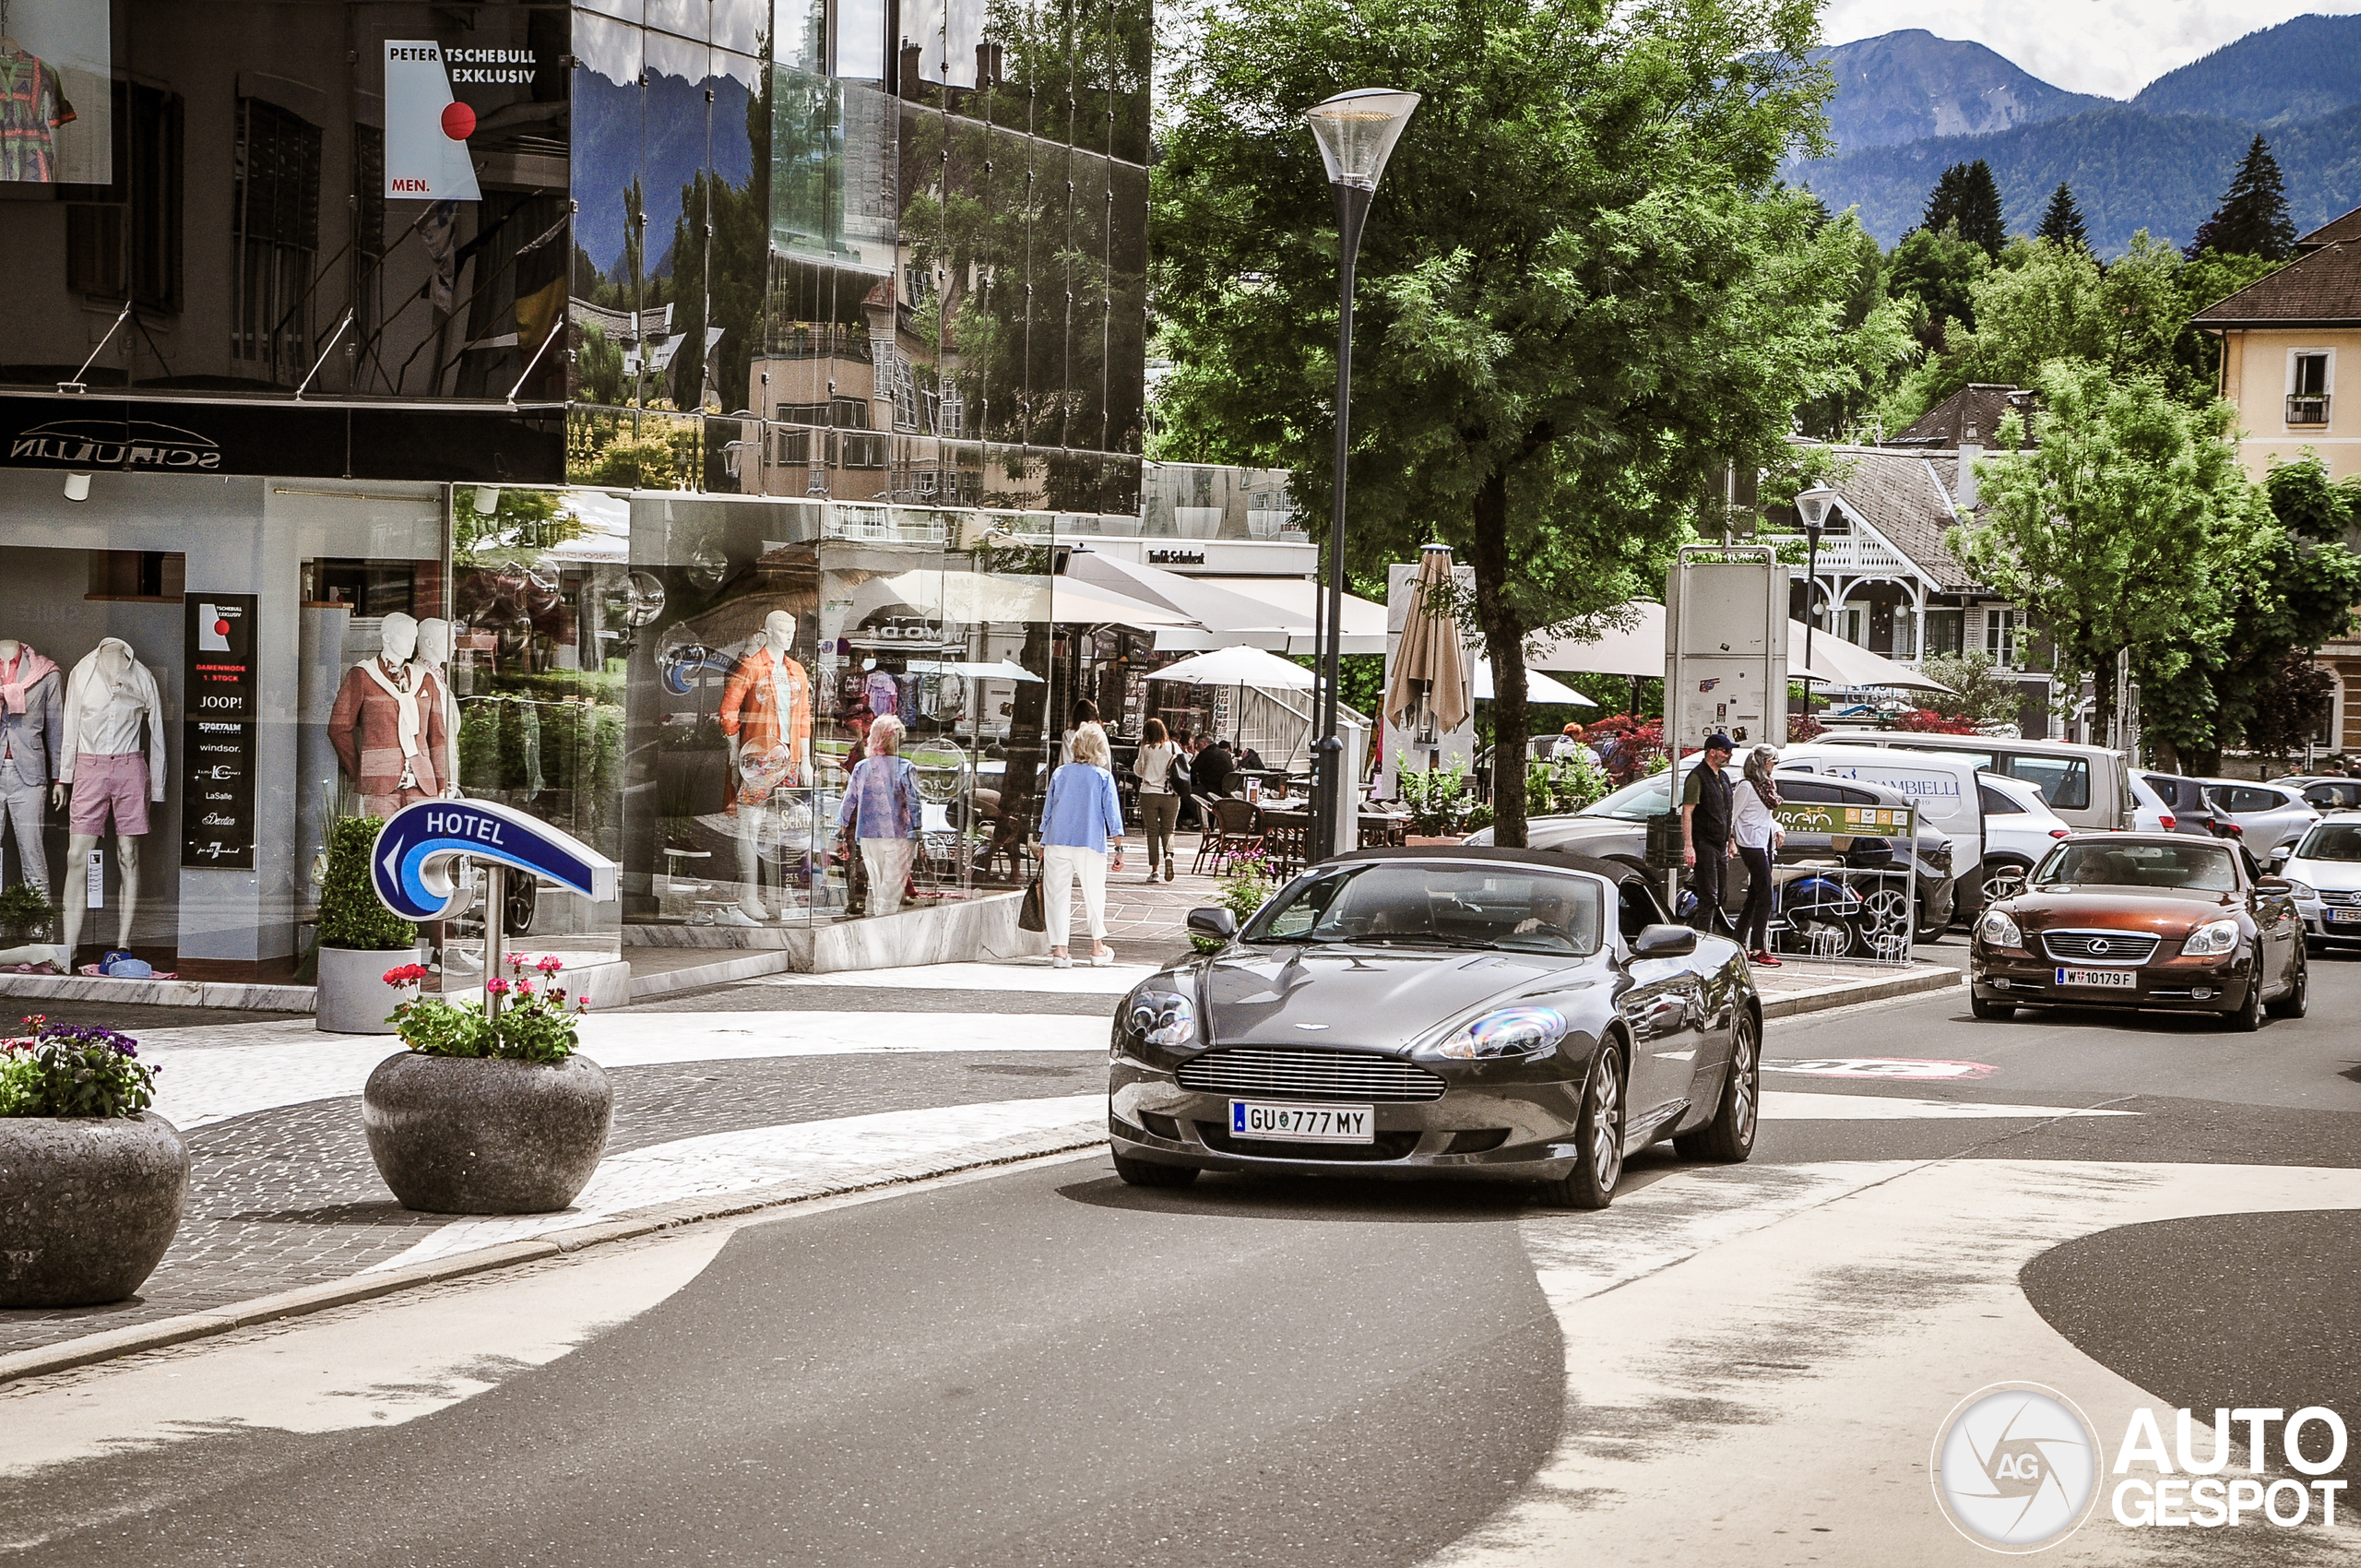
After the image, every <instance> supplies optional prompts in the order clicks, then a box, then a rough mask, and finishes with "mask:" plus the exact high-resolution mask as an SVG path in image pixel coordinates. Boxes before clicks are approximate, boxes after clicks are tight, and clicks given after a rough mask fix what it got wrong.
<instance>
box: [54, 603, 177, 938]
mask: <svg viewBox="0 0 2361 1568" xmlns="http://www.w3.org/2000/svg"><path fill="white" fill-rule="evenodd" d="M64 706H65V728H64V735H63V739H62V742H61V744H60V746H59V749H58V756H59V759H60V760H59V762H58V767H57V784H56V786H55V788H54V789H53V790H52V791H51V795H50V803H51V804H52V805H53V806H57V807H60V808H63V807H65V805H66V804H67V802H69V801H70V802H72V806H73V815H72V817H71V819H70V820H71V822H72V826H73V831H72V834H71V835H70V837H68V838H67V840H66V849H65V861H66V864H67V865H68V866H69V867H71V868H72V869H73V870H74V871H75V872H78V871H79V870H80V869H81V868H82V867H83V866H86V865H88V864H89V861H90V851H91V850H93V849H97V848H98V847H99V836H100V835H101V834H102V833H104V832H105V831H106V829H107V826H108V819H109V818H110V817H112V818H113V826H114V851H115V866H116V869H117V871H118V872H119V873H121V875H122V881H123V913H122V917H121V919H119V920H118V921H116V924H115V945H116V946H118V947H128V946H130V945H131V927H132V920H133V917H134V916H136V914H137V913H138V910H139V840H140V839H141V838H143V837H147V833H148V803H149V802H160V801H162V800H163V798H164V777H165V771H164V726H163V719H162V716H163V700H162V698H161V696H160V695H159V694H158V692H157V689H156V677H155V676H153V675H151V674H149V673H148V668H147V666H145V665H143V664H141V663H140V662H139V660H138V659H136V657H134V655H133V654H132V651H131V645H130V644H129V643H127V642H125V641H124V640H123V639H122V638H121V637H105V638H101V640H100V643H99V646H98V647H94V648H92V649H91V650H90V651H89V654H88V655H86V656H85V657H84V659H82V662H81V663H79V664H77V665H76V666H74V673H73V675H72V676H71V677H70V678H69V679H68V680H67V681H66V683H65V705H64ZM143 725H144V726H145V729H146V744H145V746H144V747H143V746H142V744H141V730H142V726H143ZM65 895H66V896H65V897H64V898H63V899H61V900H59V902H61V903H62V904H64V905H65V944H64V946H63V948H62V949H61V950H60V951H59V953H58V958H57V967H58V968H61V969H64V970H66V971H68V972H69V973H70V972H71V971H72V969H73V967H74V949H75V946H76V945H77V944H78V943H79V942H80V941H81V939H82V916H83V915H84V913H85V912H86V911H85V909H84V903H85V900H84V899H83V897H81V895H80V891H79V889H77V888H72V887H68V888H67V889H66V890H65Z"/></svg>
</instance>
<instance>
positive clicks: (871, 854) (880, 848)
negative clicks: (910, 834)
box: [860, 838, 919, 915]
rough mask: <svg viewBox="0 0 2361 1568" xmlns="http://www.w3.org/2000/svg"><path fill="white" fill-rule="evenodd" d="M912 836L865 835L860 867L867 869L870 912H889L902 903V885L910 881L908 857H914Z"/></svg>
mask: <svg viewBox="0 0 2361 1568" xmlns="http://www.w3.org/2000/svg"><path fill="white" fill-rule="evenodd" d="M918 847H919V841H918V840H917V839H915V838H864V839H862V840H861V841H860V863H861V869H862V870H863V871H865V872H867V873H869V912H870V913H871V914H872V915H890V914H894V913H896V911H898V910H899V909H901V907H902V888H903V887H904V885H907V884H908V881H909V876H910V861H912V860H914V859H915V858H917V851H918Z"/></svg>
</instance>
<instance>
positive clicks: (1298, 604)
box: [1159, 577, 1385, 653]
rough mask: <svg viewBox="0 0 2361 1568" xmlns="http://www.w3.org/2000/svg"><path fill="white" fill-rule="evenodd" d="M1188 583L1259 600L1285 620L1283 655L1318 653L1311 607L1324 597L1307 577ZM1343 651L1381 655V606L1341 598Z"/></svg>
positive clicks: (1199, 579) (1195, 579) (1200, 579)
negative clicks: (1286, 628)
mask: <svg viewBox="0 0 2361 1568" xmlns="http://www.w3.org/2000/svg"><path fill="white" fill-rule="evenodd" d="M1189 580H1190V581H1191V582H1196V583H1206V584H1209V585H1211V586H1213V587H1216V588H1227V589H1228V590H1229V591H1230V592H1232V593H1235V594H1240V595H1242V596H1244V597H1245V598H1248V599H1259V600H1262V601H1263V602H1264V603H1265V604H1268V605H1270V606H1272V607H1273V608H1274V609H1276V610H1277V611H1279V612H1281V613H1282V614H1283V615H1285V616H1287V624H1288V625H1289V627H1290V628H1291V630H1290V633H1289V636H1288V639H1287V648H1286V649H1285V651H1287V652H1288V653H1318V652H1320V651H1321V648H1320V643H1319V639H1318V638H1317V637H1315V636H1313V635H1312V627H1313V626H1314V624H1316V622H1315V621H1314V619H1313V617H1314V614H1315V611H1314V609H1313V606H1314V604H1315V603H1316V602H1317V601H1318V600H1319V599H1320V598H1321V597H1323V595H1324V592H1325V589H1324V586H1323V585H1322V584H1320V583H1315V582H1313V581H1311V579H1310V578H1308V577H1192V578H1190V579H1189ZM1159 640H1161V639H1159ZM1173 646H1175V647H1178V646H1179V645H1178V644H1175V645H1173ZM1344 651H1345V652H1347V653H1383V652H1384V651H1385V606H1383V605H1382V604H1376V603H1372V602H1371V601H1370V600H1366V599H1357V598H1355V597H1354V596H1353V595H1351V594H1349V593H1348V594H1347V595H1346V596H1345V642H1344Z"/></svg>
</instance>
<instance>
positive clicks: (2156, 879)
mask: <svg viewBox="0 0 2361 1568" xmlns="http://www.w3.org/2000/svg"><path fill="white" fill-rule="evenodd" d="M2033 880H2034V882H2035V885H2038V886H2042V887H2187V888H2192V889H2195V890H2196V891H2199V892H2202V893H2229V892H2234V891H2236V888H2237V885H2238V873H2237V872H2236V869H2235V868H2234V867H2233V866H2232V865H2231V863H2230V851H2229V849H2228V848H2227V847H2226V846H2223V845H2216V844H2201V843H2189V844H2110V843H2094V844H2060V845H2059V846H2058V848H2056V849H2052V850H2051V851H2050V852H2049V858H2048V859H2047V860H2046V861H2042V862H2041V869H2040V870H2039V871H2036V872H2035V873H2033Z"/></svg>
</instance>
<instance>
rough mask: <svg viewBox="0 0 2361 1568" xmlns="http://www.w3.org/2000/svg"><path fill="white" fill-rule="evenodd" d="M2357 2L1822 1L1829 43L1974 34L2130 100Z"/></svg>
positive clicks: (2057, 79)
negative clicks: (1923, 33)
mask: <svg viewBox="0 0 2361 1568" xmlns="http://www.w3.org/2000/svg"><path fill="white" fill-rule="evenodd" d="M2352 12H2361V0H2039V4H2033V5H2028V4H2026V3H2025V0H1829V5H1828V9H1827V10H1826V11H1825V12H1824V13H1823V14H1822V18H1821V22H1822V26H1823V27H1824V28H1825V30H1826V33H1827V39H1828V42H1831V43H1850V42H1853V41H1854V40H1855V39H1858V38H1873V37H1875V36H1876V35H1878V34H1879V33H1883V32H1899V31H1901V30H1903V29H1904V28H1925V29H1926V30H1928V32H1931V33H1934V34H1936V35H1938V36H1940V37H1942V38H1964V39H1972V40H1974V41H1975V42H1977V43H1981V44H1983V45H1984V46H1985V47H1987V48H1988V49H1991V50H1994V51H1996V52H1998V53H2001V54H2004V55H2006V56H2007V57H2008V58H2009V59H2011V60H2012V61H2014V62H2016V64H2017V65H2020V66H2023V68H2024V69H2025V70H2028V71H2031V72H2032V73H2033V74H2034V75H2035V76H2036V77H2041V78H2042V79H2043V80H2044V81H2046V82H2048V83H2050V84H2051V85H2053V86H2056V87H2062V88H2066V89H2069V90H2070V91H2074V92H2095V93H2103V94H2105V95H2106V96H2107V97H2109V98H2130V96H2131V95H2132V94H2134V93H2136V92H2138V91H2139V90H2140V89H2142V88H2143V87H2145V86H2147V85H2148V84H2149V83H2150V82H2152V81H2153V80H2154V79H2155V78H2156V77H2160V76H2163V75H2164V74H2165V72H2166V71H2169V70H2171V69H2172V68H2173V67H2175V66H2176V65H2188V64H2189V62H2190V61H2191V60H2194V59H2196V58H2198V57H2199V56H2200V55H2202V54H2208V53H2212V52H2213V51H2214V50H2216V49H2219V48H2220V47H2221V46H2222V45H2224V44H2225V43H2228V42H2232V41H2234V40H2236V39H2238V38H2242V37H2244V36H2245V35H2246V34H2248V33H2250V32H2252V31H2254V30H2256V29H2258V28H2267V27H2273V26H2276V25H2277V24H2278V23H2281V22H2284V21H2286V20H2288V19H2289V18H2294V17H2300V16H2306V15H2310V14H2314V13H2330V14H2340V15H2341V14H2347V13H2352Z"/></svg>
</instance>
